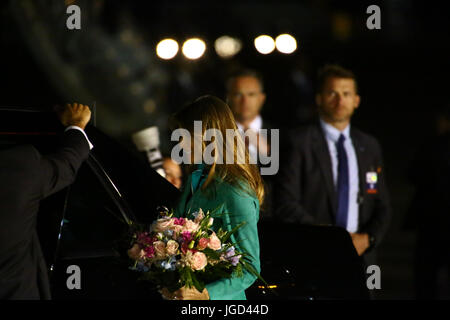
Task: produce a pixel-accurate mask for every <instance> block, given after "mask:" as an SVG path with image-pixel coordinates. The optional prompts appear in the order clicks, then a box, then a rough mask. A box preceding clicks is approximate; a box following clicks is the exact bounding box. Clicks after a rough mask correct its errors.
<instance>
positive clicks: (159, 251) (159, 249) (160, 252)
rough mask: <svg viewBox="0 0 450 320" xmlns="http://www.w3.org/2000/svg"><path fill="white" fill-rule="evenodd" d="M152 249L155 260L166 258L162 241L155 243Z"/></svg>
mask: <svg viewBox="0 0 450 320" xmlns="http://www.w3.org/2000/svg"><path fill="white" fill-rule="evenodd" d="M153 247H154V248H155V254H156V258H165V257H166V244H165V243H164V242H163V241H155V242H154V243H153Z"/></svg>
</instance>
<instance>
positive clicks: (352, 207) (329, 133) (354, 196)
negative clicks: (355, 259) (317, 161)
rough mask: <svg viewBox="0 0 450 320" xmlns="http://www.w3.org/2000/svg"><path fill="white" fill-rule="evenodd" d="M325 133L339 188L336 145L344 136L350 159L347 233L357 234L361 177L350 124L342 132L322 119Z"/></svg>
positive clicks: (334, 178)
mask: <svg viewBox="0 0 450 320" xmlns="http://www.w3.org/2000/svg"><path fill="white" fill-rule="evenodd" d="M320 124H321V126H322V130H323V133H324V135H325V138H326V140H327V143H328V151H329V152H330V157H331V166H332V169H333V180H334V187H335V188H336V187H337V176H338V157H337V148H336V143H337V141H338V139H339V136H340V135H341V134H343V135H344V137H345V141H344V148H345V151H346V153H347V159H348V172H349V184H350V186H349V194H348V196H349V201H348V219H347V231H348V232H356V231H357V230H358V214H359V204H358V192H359V176H358V160H357V158H356V153H355V148H354V146H353V143H352V139H351V137H350V124H349V125H348V126H347V127H346V128H345V129H344V130H343V131H342V132H341V131H339V130H338V129H336V128H335V127H333V126H332V125H330V124H328V123H326V122H325V121H323V120H322V119H320Z"/></svg>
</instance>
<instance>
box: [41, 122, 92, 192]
mask: <svg viewBox="0 0 450 320" xmlns="http://www.w3.org/2000/svg"><path fill="white" fill-rule="evenodd" d="M35 151H36V157H37V163H38V165H37V167H36V169H37V170H38V172H37V176H38V177H39V185H40V190H41V191H40V195H41V197H42V198H45V197H47V196H49V195H51V194H53V193H55V192H57V191H59V190H61V189H63V188H64V187H67V186H68V185H69V184H71V183H72V182H73V181H74V179H75V175H76V173H77V171H78V169H79V168H80V166H81V164H82V163H83V161H84V160H86V159H87V158H88V156H89V151H90V150H89V144H88V141H87V140H86V137H85V136H84V135H83V133H82V132H80V131H79V130H75V129H72V130H68V131H66V132H65V133H64V135H63V137H62V143H61V147H60V148H59V149H58V150H57V151H55V152H54V153H52V154H49V155H45V156H43V155H41V154H40V153H39V152H38V151H37V150H35Z"/></svg>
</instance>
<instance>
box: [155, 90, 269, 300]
mask: <svg viewBox="0 0 450 320" xmlns="http://www.w3.org/2000/svg"><path fill="white" fill-rule="evenodd" d="M173 120H174V121H175V125H176V126H177V127H178V128H183V129H186V130H188V131H189V133H190V134H191V136H193V135H194V134H197V135H198V132H196V131H197V130H194V121H201V124H202V126H201V127H202V128H201V137H198V136H194V137H193V140H195V139H197V141H196V142H197V144H195V143H192V148H191V154H192V155H193V154H194V153H195V150H194V148H193V147H194V146H195V145H196V146H197V148H199V146H201V150H200V151H201V152H203V151H204V150H205V147H206V145H205V143H204V142H202V141H203V139H201V138H202V137H203V136H204V134H205V131H207V130H208V129H215V131H216V132H217V133H219V132H220V133H221V135H222V137H223V138H224V139H223V141H221V139H215V140H214V143H215V144H216V148H217V149H216V151H217V150H219V149H221V150H223V152H216V153H214V154H213V161H212V164H206V163H205V161H203V162H202V163H201V164H198V165H192V166H191V167H192V168H191V171H192V173H191V175H189V177H188V179H187V181H186V183H185V184H184V186H183V188H182V195H181V198H180V201H179V203H178V206H177V207H176V210H175V215H176V216H178V217H180V216H184V215H186V214H187V213H189V212H190V213H192V212H196V211H198V210H199V209H200V208H201V209H202V210H203V211H205V212H206V211H208V210H209V211H214V210H216V211H215V212H216V213H218V215H219V217H217V218H215V219H214V224H213V226H212V228H213V230H215V231H217V230H218V229H219V228H222V229H224V230H232V229H233V228H234V227H235V226H237V225H238V224H240V223H242V222H243V221H245V224H244V226H243V227H241V228H240V229H238V231H237V232H236V233H235V234H233V235H232V237H231V240H232V241H233V242H234V243H237V245H236V246H237V248H238V249H239V250H240V251H245V252H247V253H248V254H249V255H250V258H251V264H252V266H253V267H254V268H255V269H256V270H257V271H258V272H260V270H261V268H260V261H259V238H258V229H257V222H258V219H259V208H260V206H261V205H262V202H263V197H264V187H263V182H262V179H261V176H260V174H259V171H258V167H257V166H256V165H254V164H249V157H248V152H246V151H245V147H244V142H243V140H242V137H241V136H240V134H239V133H238V130H237V127H236V123H235V120H234V117H233V114H232V113H231V110H230V108H229V107H228V105H227V104H226V103H225V102H223V101H222V100H220V99H219V98H216V97H214V96H203V97H200V98H198V99H197V100H195V101H194V102H193V103H191V104H189V105H187V106H186V107H184V108H183V109H182V110H181V111H179V112H178V113H176V114H175V115H174V118H173ZM227 129H232V130H234V132H236V133H238V134H237V135H236V137H235V139H233V140H232V141H229V139H225V138H226V136H227V132H226V131H227ZM225 140H227V141H225ZM192 142H193V141H192ZM227 148H228V151H229V152H228V153H227ZM197 151H198V150H197ZM230 151H231V152H230ZM226 155H228V157H233V160H234V161H233V163H231V164H227V161H226ZM222 156H223V158H224V159H223V161H221V160H222V159H220V157H222ZM208 162H209V163H211V161H208ZM217 208H219V210H218V211H217ZM187 218H192V217H189V216H187ZM255 280H256V277H255V276H254V275H252V274H251V273H249V272H247V271H244V275H243V276H242V277H234V278H223V279H220V280H217V281H214V282H211V283H208V284H206V288H205V290H204V291H203V292H199V291H197V290H196V289H195V288H186V287H183V288H181V289H180V290H178V291H176V292H175V293H170V292H168V291H167V290H165V289H163V290H162V294H163V296H164V297H165V298H167V299H180V300H207V299H210V300H245V299H246V295H245V290H246V289H247V288H248V287H249V286H251V285H252V284H253V282H254V281H255Z"/></svg>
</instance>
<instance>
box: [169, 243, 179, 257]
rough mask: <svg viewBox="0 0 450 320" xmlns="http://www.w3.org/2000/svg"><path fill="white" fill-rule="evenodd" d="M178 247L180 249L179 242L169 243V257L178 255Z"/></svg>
mask: <svg viewBox="0 0 450 320" xmlns="http://www.w3.org/2000/svg"><path fill="white" fill-rule="evenodd" d="M178 247H179V245H178V242H176V241H174V240H169V241H167V244H166V252H167V254H169V255H174V254H177V250H178Z"/></svg>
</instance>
